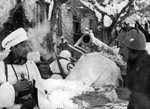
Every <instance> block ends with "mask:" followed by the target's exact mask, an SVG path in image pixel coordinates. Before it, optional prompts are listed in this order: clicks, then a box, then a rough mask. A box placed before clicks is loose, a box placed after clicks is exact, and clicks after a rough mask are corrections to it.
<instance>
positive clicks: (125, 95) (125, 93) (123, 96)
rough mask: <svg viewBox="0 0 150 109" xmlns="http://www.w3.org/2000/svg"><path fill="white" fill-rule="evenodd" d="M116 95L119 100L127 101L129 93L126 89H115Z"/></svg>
mask: <svg viewBox="0 0 150 109" xmlns="http://www.w3.org/2000/svg"><path fill="white" fill-rule="evenodd" d="M116 93H117V95H118V98H119V99H122V100H129V98H130V95H131V91H130V89H128V88H116Z"/></svg>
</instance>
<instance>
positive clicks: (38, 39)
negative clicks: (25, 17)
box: [27, 21, 52, 60]
mask: <svg viewBox="0 0 150 109" xmlns="http://www.w3.org/2000/svg"><path fill="white" fill-rule="evenodd" d="M48 33H50V25H49V22H48V21H44V22H43V23H42V24H38V25H37V26H35V27H34V28H29V29H28V33H27V34H28V36H29V37H30V39H31V47H32V50H33V51H39V53H40V56H41V57H42V58H44V59H45V60H48V59H50V58H51V57H52V53H50V51H49V50H48V47H47V39H46V37H47V35H48Z"/></svg>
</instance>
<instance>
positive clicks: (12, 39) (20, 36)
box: [2, 28, 29, 50]
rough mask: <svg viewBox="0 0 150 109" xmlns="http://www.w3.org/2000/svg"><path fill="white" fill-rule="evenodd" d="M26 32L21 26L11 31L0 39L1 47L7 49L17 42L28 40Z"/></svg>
mask: <svg viewBox="0 0 150 109" xmlns="http://www.w3.org/2000/svg"><path fill="white" fill-rule="evenodd" d="M28 39H29V38H28V37H27V33H26V31H25V30H24V29H23V28H19V29H17V30H15V31H13V32H12V33H11V34H9V35H8V36H7V37H6V38H5V39H4V40H3V41H2V47H3V48H5V49H6V50H9V49H10V47H12V46H15V45H17V44H19V43H20V42H23V41H25V40H28Z"/></svg>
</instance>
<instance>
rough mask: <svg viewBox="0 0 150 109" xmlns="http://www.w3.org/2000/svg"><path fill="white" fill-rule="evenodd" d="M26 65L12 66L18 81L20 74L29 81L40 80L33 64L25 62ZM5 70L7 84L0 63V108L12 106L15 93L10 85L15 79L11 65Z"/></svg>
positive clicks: (2, 66)
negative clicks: (6, 71) (6, 72)
mask: <svg viewBox="0 0 150 109" xmlns="http://www.w3.org/2000/svg"><path fill="white" fill-rule="evenodd" d="M26 65H27V68H26ZM26 65H13V66H14V69H15V71H16V73H17V76H18V78H19V79H21V74H24V77H25V78H26V79H28V80H30V81H32V80H33V79H37V78H41V77H40V73H39V70H38V68H37V66H36V65H35V63H34V62H32V61H27V63H26ZM7 68H8V82H6V76H5V67H4V62H3V61H0V83H2V85H1V86H0V108H1V107H10V106H13V105H14V100H15V91H14V87H13V86H12V84H13V83H15V82H16V81H17V79H16V76H15V73H14V71H13V69H12V67H11V65H7ZM27 69H28V70H27ZM28 71H29V72H28ZM28 73H29V76H28ZM28 77H29V78H28ZM39 80H40V79H39ZM7 89H8V90H7ZM2 95H3V96H2Z"/></svg>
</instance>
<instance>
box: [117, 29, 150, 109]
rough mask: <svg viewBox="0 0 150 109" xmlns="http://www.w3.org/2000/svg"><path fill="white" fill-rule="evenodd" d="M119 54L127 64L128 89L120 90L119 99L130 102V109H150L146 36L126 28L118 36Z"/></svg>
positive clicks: (148, 57)
mask: <svg viewBox="0 0 150 109" xmlns="http://www.w3.org/2000/svg"><path fill="white" fill-rule="evenodd" d="M118 41H119V48H120V50H119V54H120V55H121V56H122V58H123V60H124V61H126V62H127V88H118V89H116V92H117V94H118V97H119V98H120V99H123V100H129V105H128V109H150V67H149V66H150V55H149V54H148V53H147V51H146V50H145V48H146V39H145V36H144V34H143V33H142V32H141V31H140V30H139V29H136V28H134V27H124V28H122V29H121V31H120V33H119V35H118Z"/></svg>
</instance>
